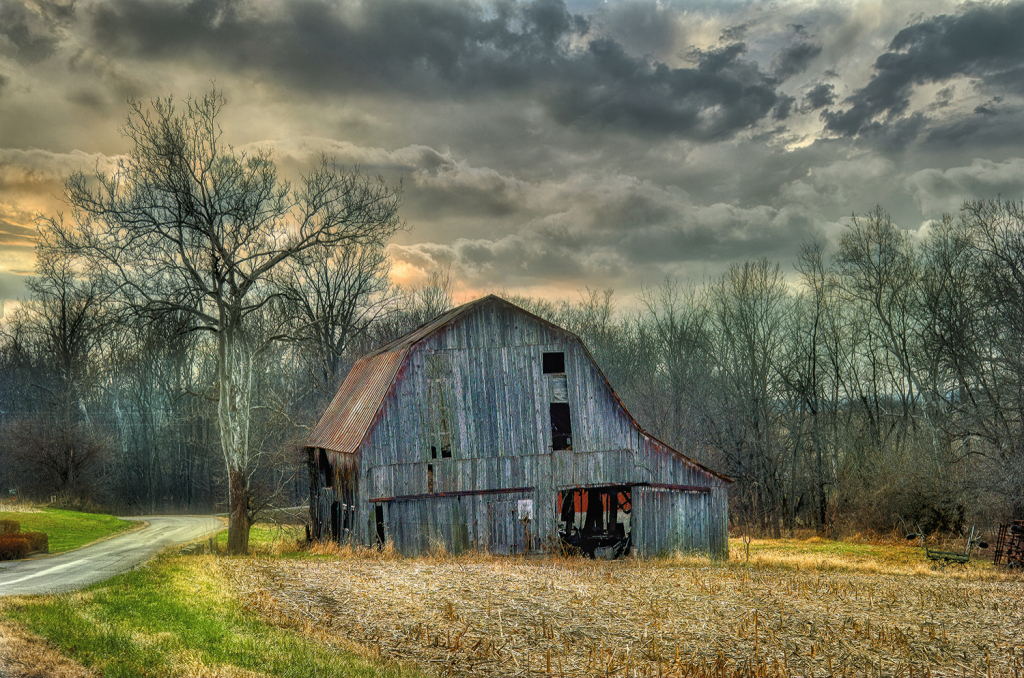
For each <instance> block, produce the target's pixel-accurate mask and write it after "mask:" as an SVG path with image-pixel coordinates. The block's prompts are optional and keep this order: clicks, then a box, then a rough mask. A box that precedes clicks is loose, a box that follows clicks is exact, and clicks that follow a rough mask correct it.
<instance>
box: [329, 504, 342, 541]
mask: <svg viewBox="0 0 1024 678" xmlns="http://www.w3.org/2000/svg"><path fill="white" fill-rule="evenodd" d="M331 534H332V535H334V539H335V540H336V541H341V502H340V501H336V502H334V503H332V504H331Z"/></svg>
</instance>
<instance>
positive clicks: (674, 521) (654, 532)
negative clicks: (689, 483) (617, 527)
mask: <svg viewBox="0 0 1024 678" xmlns="http://www.w3.org/2000/svg"><path fill="white" fill-rule="evenodd" d="M632 499H633V514H632V516H631V518H632V525H633V548H634V549H636V552H637V555H640V556H657V555H664V554H667V553H671V552H673V551H683V552H700V553H707V554H710V555H711V556H712V557H713V558H728V557H729V534H728V528H729V526H728V518H727V513H726V505H727V504H728V498H727V496H726V490H725V488H724V487H721V486H718V487H714V488H713V489H711V491H709V492H699V491H693V490H689V491H681V490H673V489H666V488H659V487H643V486H638V487H634V488H633V492H632Z"/></svg>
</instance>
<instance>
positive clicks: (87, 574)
mask: <svg viewBox="0 0 1024 678" xmlns="http://www.w3.org/2000/svg"><path fill="white" fill-rule="evenodd" d="M128 520H144V521H145V522H147V523H149V525H147V526H146V527H144V528H142V529H141V530H134V531H132V532H129V533H127V534H123V535H120V536H117V537H113V538H111V539H107V540H106V541H101V542H99V543H96V544H93V545H91V546H86V547H83V548H80V549H77V550H75V551H69V552H67V553H61V554H59V555H56V556H49V557H47V558H38V559H35V560H19V561H14V562H4V563H0V596H15V595H35V594H41V593H60V592H63V591H72V590H74V589H80V588H82V587H83V586H88V585H89V584H95V583H96V582H98V581H103V580H104V579H109V578H110V577H113V576H114V575H115V574H119V573H121V572H126V571H128V570H130V569H132V568H134V567H138V566H139V565H141V564H142V563H144V562H146V561H147V560H149V559H150V558H152V557H153V556H155V555H156V554H157V553H158V552H159V551H161V550H163V549H165V548H167V547H168V546H174V545H176V544H181V543H184V542H187V541H192V540H193V539H199V538H200V537H204V536H206V535H209V534H213V533H215V532H217V531H219V530H222V529H224V526H223V524H222V523H221V522H220V521H219V520H217V519H216V518H214V517H213V516H141V517H137V518H128Z"/></svg>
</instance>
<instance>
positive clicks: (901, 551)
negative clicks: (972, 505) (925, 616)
mask: <svg viewBox="0 0 1024 678" xmlns="http://www.w3.org/2000/svg"><path fill="white" fill-rule="evenodd" d="M749 551H750V558H749V560H748V559H747V545H745V544H744V543H743V540H742V539H741V538H731V539H729V564H730V565H731V566H734V567H735V566H740V567H742V566H747V565H753V566H755V567H778V568H783V569H797V570H825V571H830V570H839V571H849V572H853V571H859V572H866V573H872V572H874V573H879V572H888V573H903V574H924V573H927V572H929V571H930V570H932V569H933V563H932V562H931V561H929V560H928V559H927V558H926V557H925V553H924V549H922V548H920V547H918V546H916V545H915V544H913V543H909V542H896V541H892V542H890V543H885V542H883V541H873V542H856V541H833V540H831V539H822V538H820V537H812V538H810V539H753V540H751V542H750V544H749ZM991 570H992V563H991V562H989V561H988V560H986V559H985V556H984V555H979V554H978V552H977V551H975V552H974V554H973V555H972V558H971V562H970V563H969V564H968V565H967V566H966V567H953V568H950V570H949V571H951V572H961V573H968V572H970V573H973V574H979V573H982V572H990V571H991Z"/></svg>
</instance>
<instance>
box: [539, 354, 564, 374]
mask: <svg viewBox="0 0 1024 678" xmlns="http://www.w3.org/2000/svg"><path fill="white" fill-rule="evenodd" d="M534 355H536V354H534ZM564 373H565V354H564V353H561V352H559V353H545V354H544V374H564Z"/></svg>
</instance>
